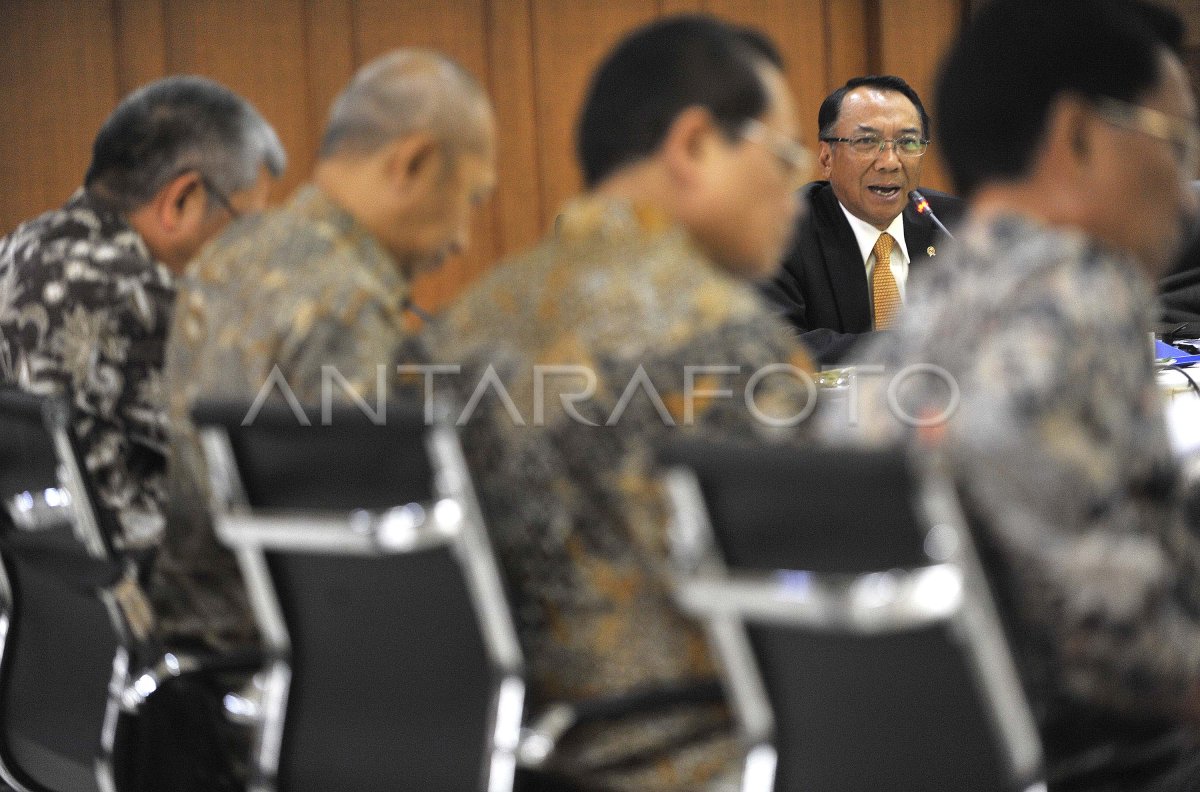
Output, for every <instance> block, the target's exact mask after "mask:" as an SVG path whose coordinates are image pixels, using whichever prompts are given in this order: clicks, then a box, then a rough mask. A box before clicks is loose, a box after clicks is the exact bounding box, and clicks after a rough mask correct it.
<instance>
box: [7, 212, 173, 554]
mask: <svg viewBox="0 0 1200 792" xmlns="http://www.w3.org/2000/svg"><path fill="white" fill-rule="evenodd" d="M174 298H175V290H174V286H173V284H172V276H171V273H170V272H169V271H168V270H167V269H166V267H164V266H163V265H162V264H160V263H158V262H156V261H155V260H154V259H153V258H152V257H151V256H150V253H149V251H148V250H147V249H146V245H145V243H144V242H143V241H142V238H141V237H140V236H139V235H138V234H137V232H135V231H134V230H133V229H132V228H131V227H130V226H129V224H128V223H127V222H126V221H125V220H124V219H123V218H122V216H121V215H120V214H119V213H118V212H116V211H113V210H112V209H109V208H107V207H106V206H105V205H104V204H103V203H102V202H100V201H99V200H98V199H96V198H95V197H93V196H91V195H89V194H88V193H87V192H86V191H85V190H83V189H80V190H79V191H77V192H76V193H75V195H73V196H72V197H71V199H70V200H69V201H68V202H67V203H66V205H64V206H63V207H62V208H61V209H56V210H54V211H50V212H47V213H45V214H43V215H41V216H40V217H37V218H35V219H33V220H30V221H29V222H27V223H24V224H23V225H21V226H20V227H19V228H17V230H16V231H14V232H13V233H12V234H10V235H9V236H8V237H6V238H4V239H3V240H0V377H2V378H3V381H4V382H7V383H10V384H16V385H19V386H20V387H21V388H22V389H24V390H27V391H30V392H33V393H41V394H50V393H59V394H64V395H65V396H66V398H68V399H69V400H70V404H71V421H72V423H73V427H74V430H75V434H76V435H77V437H78V441H79V445H80V449H81V454H82V457H83V464H84V466H85V468H86V469H87V472H88V474H89V475H90V477H91V479H92V480H93V482H94V484H95V487H96V491H97V496H98V500H99V504H98V507H99V510H100V515H99V516H100V518H101V520H102V522H103V523H104V524H105V527H106V529H107V530H108V531H109V533H110V535H111V537H112V539H113V542H114V544H115V545H116V546H117V547H118V549H122V550H128V551H131V552H134V553H137V552H139V551H144V550H147V549H149V548H152V547H153V546H154V545H156V544H157V543H158V541H159V539H160V537H161V534H162V504H163V492H164V490H163V475H164V470H165V465H166V456H165V454H166V418H165V413H166V405H165V401H164V391H163V380H162V368H163V353H164V348H165V343H166V334H167V329H168V327H169V326H170V320H171V310H172V305H173V303H174Z"/></svg>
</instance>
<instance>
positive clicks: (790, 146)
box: [737, 118, 817, 186]
mask: <svg viewBox="0 0 1200 792" xmlns="http://www.w3.org/2000/svg"><path fill="white" fill-rule="evenodd" d="M737 135H738V137H740V138H741V139H742V140H747V141H749V142H751V143H758V144H759V145H761V146H763V147H765V148H766V149H767V151H768V152H770V153H771V154H772V155H773V156H774V157H775V158H776V159H777V160H779V162H780V163H781V164H782V165H783V166H784V168H786V169H787V171H788V175H789V178H790V179H793V180H795V181H796V183H797V186H799V185H800V184H803V183H804V182H805V181H807V180H808V178H809V176H811V175H812V169H813V166H814V165H815V164H816V161H817V160H816V157H815V156H814V154H813V152H812V150H811V149H810V148H809V147H808V146H806V145H804V144H803V143H801V142H800V141H798V140H793V139H792V138H790V137H786V136H784V135H783V133H781V132H776V131H775V130H773V129H771V128H770V127H769V126H767V125H766V124H764V123H763V122H762V121H759V120H758V119H757V118H747V119H746V120H745V121H743V122H742V124H741V126H740V127H739V128H738V131H737Z"/></svg>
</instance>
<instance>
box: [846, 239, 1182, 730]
mask: <svg viewBox="0 0 1200 792" xmlns="http://www.w3.org/2000/svg"><path fill="white" fill-rule="evenodd" d="M958 244H959V249H958V250H957V251H956V252H955V253H953V254H947V255H945V256H942V257H939V258H940V259H941V261H940V265H939V266H938V267H935V268H933V269H932V270H930V271H929V272H928V273H927V278H926V279H924V280H921V281H918V282H916V284H915V285H917V288H915V289H913V291H912V293H911V299H910V300H909V302H908V304H907V305H906V306H905V310H904V314H903V317H902V319H901V321H900V324H899V327H897V328H895V329H894V331H893V333H892V337H891V338H889V339H881V340H879V341H877V342H875V345H874V348H867V349H864V350H863V351H862V352H861V356H862V357H861V359H863V360H870V361H872V362H879V361H882V362H883V363H884V364H885V365H886V367H887V371H886V372H885V373H884V374H882V375H871V376H867V377H864V378H862V381H863V383H864V384H863V385H862V394H863V396H862V404H863V405H864V406H863V409H862V410H861V411H859V414H858V415H857V416H856V418H857V425H853V426H851V425H848V423H847V421H846V416H845V414H844V413H843V414H841V415H839V416H836V420H832V421H831V424H830V426H829V427H828V428H829V430H830V434H831V435H832V436H833V437H835V438H838V439H841V440H851V441H857V442H860V443H866V444H872V445H880V444H886V443H891V442H895V441H899V440H903V439H906V438H907V439H909V440H915V441H917V442H918V443H919V444H921V445H924V446H928V447H933V448H935V449H938V450H940V451H941V452H943V453H944V456H945V459H946V461H947V462H948V464H949V466H950V469H951V470H952V471H953V472H954V474H955V475H956V476H957V477H958V479H959V481H960V482H961V485H962V488H963V490H964V492H965V494H966V496H967V502H968V503H969V504H970V505H971V507H972V508H973V509H974V510H975V511H976V512H977V513H978V516H979V517H980V518H981V519H982V522H983V529H984V530H983V531H982V537H981V539H982V543H983V545H984V549H985V551H987V553H988V555H989V556H990V557H991V558H992V559H993V562H994V564H995V568H994V569H993V572H994V573H995V576H994V579H993V582H994V583H995V584H996V585H997V594H998V597H999V599H1000V601H1001V602H1002V603H1007V604H1008V607H1009V608H1010V609H1011V612H1010V613H1009V618H1010V626H1011V627H1012V628H1013V629H1012V635H1013V638H1014V641H1015V647H1014V648H1015V650H1016V652H1017V659H1018V664H1019V666H1020V668H1021V670H1022V674H1023V678H1024V680H1025V682H1026V685H1027V688H1028V689H1029V691H1030V693H1031V698H1032V704H1033V705H1034V708H1035V711H1036V714H1037V715H1038V716H1039V717H1040V718H1041V721H1042V723H1043V724H1047V723H1050V722H1053V721H1055V720H1056V719H1058V718H1060V716H1061V715H1062V708H1064V707H1078V706H1084V707H1088V708H1091V709H1093V710H1096V711H1100V712H1104V713H1109V714H1114V715H1115V716H1118V717H1129V718H1143V717H1165V718H1167V719H1175V718H1178V716H1179V715H1180V714H1181V712H1183V711H1184V709H1185V708H1186V707H1193V708H1194V707H1195V704H1196V698H1195V695H1196V693H1197V692H1198V691H1200V687H1198V683H1200V590H1198V585H1200V575H1198V572H1200V565H1198V563H1197V562H1198V558H1200V556H1198V554H1197V543H1196V540H1195V539H1194V538H1193V536H1192V535H1191V534H1190V533H1189V532H1188V531H1187V530H1185V528H1184V526H1183V525H1182V524H1181V520H1180V519H1179V510H1178V509H1177V505H1176V503H1175V502H1174V500H1173V496H1172V484H1173V481H1174V464H1173V462H1172V459H1171V452H1170V449H1169V447H1168V440H1167V434H1166V430H1165V427H1164V419H1163V410H1162V406H1161V403H1160V399H1159V394H1158V392H1157V388H1156V386H1155V377H1154V370H1153V361H1152V358H1151V352H1150V344H1149V341H1148V337H1147V330H1146V328H1148V327H1151V326H1152V322H1153V320H1154V316H1155V314H1154V302H1153V297H1152V293H1151V287H1150V284H1149V283H1148V281H1147V280H1146V279H1145V277H1144V276H1143V275H1141V274H1140V273H1139V271H1138V269H1137V266H1136V265H1135V264H1134V263H1133V262H1132V261H1130V260H1127V259H1124V258H1121V257H1118V256H1115V255H1113V254H1112V253H1110V252H1106V251H1104V250H1102V249H1100V248H1098V247H1096V246H1095V245H1094V244H1093V243H1091V242H1089V240H1088V239H1087V238H1085V237H1083V236H1081V235H1079V234H1075V233H1070V232H1066V231H1063V230H1056V229H1051V228H1046V227H1042V226H1039V225H1036V224H1034V223H1033V222H1031V221H1027V220H1023V219H1020V218H1018V217H1014V216H1001V217H997V218H994V219H992V220H990V221H989V222H982V221H978V220H977V221H975V222H974V223H972V224H970V225H968V226H967V227H966V228H965V229H964V230H963V232H962V233H960V234H959V238H958ZM912 364H933V365H934V366H937V367H940V368H941V369H942V370H943V373H930V372H929V371H928V370H927V371H925V372H921V371H919V370H916V369H909V370H908V372H907V376H906V377H897V374H898V373H900V372H903V371H904V370H905V367H906V366H910V365H912ZM951 380H952V381H953V383H954V387H955V388H956V389H957V406H953V402H954V401H955V396H954V393H953V392H952V389H951V387H950V385H949V383H950V381H951ZM893 384H895V385H896V387H895V388H894V389H893V395H895V396H896V399H895V403H894V404H892V405H891V406H889V403H888V398H887V396H886V393H887V390H888V388H889V387H890V386H892V385H893ZM945 414H948V415H949V417H948V419H947V420H945V422H944V423H940V424H937V425H932V424H933V423H934V422H936V421H939V420H940V419H941V418H943V417H945ZM897 415H905V416H908V419H909V420H910V422H911V421H914V420H921V421H929V422H930V423H931V425H930V426H928V427H926V428H923V429H918V428H912V427H910V426H908V425H906V424H905V423H904V422H903V421H901V420H897V418H896V416H897ZM829 417H831V418H834V416H829ZM1193 716H1194V709H1193Z"/></svg>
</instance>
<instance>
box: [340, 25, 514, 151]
mask: <svg viewBox="0 0 1200 792" xmlns="http://www.w3.org/2000/svg"><path fill="white" fill-rule="evenodd" d="M490 114H491V105H490V103H489V102H488V98H487V94H486V93H484V90H483V88H482V87H481V86H480V85H479V83H478V82H477V81H476V80H475V78H474V77H472V76H471V74H470V72H468V71H467V70H466V69H464V68H463V67H462V66H460V65H459V64H458V63H456V62H455V61H453V60H451V59H450V58H448V57H446V56H445V55H443V54H441V53H440V52H436V51H434V50H429V49H417V48H407V49H399V50H395V51H393V52H390V53H388V54H387V55H383V56H381V57H379V58H376V59H375V60H373V61H371V62H370V63H368V64H367V65H365V66H363V67H362V68H361V69H359V70H358V73H357V74H355V75H354V78H353V79H352V80H351V81H350V84H349V85H347V86H346V88H345V90H343V91H342V93H341V95H339V96H338V98H337V99H336V100H334V103H333V107H332V108H330V111H329V123H328V124H327V125H326V127H325V136H324V138H323V139H322V140H321V149H320V154H319V156H320V157H321V158H322V159H325V158H328V157H333V156H338V155H363V154H370V153H373V152H375V151H378V150H379V149H380V148H381V147H382V146H384V145H385V144H387V143H388V142H390V141H392V140H395V139H396V138H401V137H404V136H406V135H409V134H412V133H414V132H418V131H426V132H430V133H432V134H433V135H435V136H436V137H437V138H438V139H439V140H442V141H445V142H446V143H447V144H448V145H449V146H450V147H451V148H453V149H456V148H458V147H459V146H462V147H464V148H466V149H467V150H473V151H479V150H481V149H482V148H483V147H484V146H485V145H486V143H485V139H486V138H485V132H484V130H485V129H486V128H487V121H488V119H489V118H490Z"/></svg>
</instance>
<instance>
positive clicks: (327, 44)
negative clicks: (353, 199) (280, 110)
mask: <svg viewBox="0 0 1200 792" xmlns="http://www.w3.org/2000/svg"><path fill="white" fill-rule="evenodd" d="M304 12H305V18H304V32H305V45H306V46H305V52H304V53H303V54H304V56H305V64H306V66H307V68H306V70H305V71H306V72H307V73H306V75H305V78H306V79H305V86H304V87H305V95H306V97H307V102H306V105H307V110H308V119H307V124H308V132H309V135H308V139H309V149H310V150H311V152H312V153H313V156H314V157H315V156H316V150H317V148H318V146H319V145H320V142H321V135H322V134H323V133H324V130H325V123H326V122H327V121H328V120H329V107H330V105H332V104H333V100H334V99H336V98H337V95H338V94H339V93H341V92H342V89H343V88H345V87H346V83H348V82H350V77H351V76H352V75H353V74H354V69H355V67H356V66H357V64H358V61H357V59H356V58H355V53H354V35H353V30H354V25H353V19H354V6H353V3H352V2H351V0H307V2H305V7H304ZM308 175H309V174H308V173H305V174H303V176H304V178H305V179H307V178H308Z"/></svg>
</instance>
